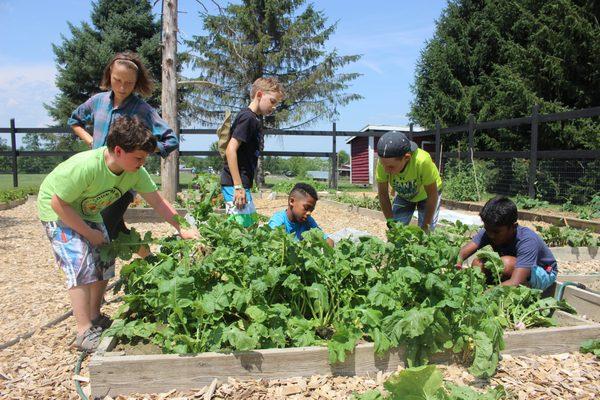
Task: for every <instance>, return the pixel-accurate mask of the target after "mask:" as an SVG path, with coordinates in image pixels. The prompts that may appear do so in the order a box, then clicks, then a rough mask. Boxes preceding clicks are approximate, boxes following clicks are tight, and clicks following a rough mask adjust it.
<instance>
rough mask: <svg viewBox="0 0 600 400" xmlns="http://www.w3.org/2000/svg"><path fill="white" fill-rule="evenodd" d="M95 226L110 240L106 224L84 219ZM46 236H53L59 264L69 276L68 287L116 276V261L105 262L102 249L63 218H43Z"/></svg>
mask: <svg viewBox="0 0 600 400" xmlns="http://www.w3.org/2000/svg"><path fill="white" fill-rule="evenodd" d="M85 223H86V224H88V225H89V226H90V227H91V228H92V229H97V230H99V231H101V232H102V233H103V234H104V238H105V239H106V241H107V242H108V241H109V238H108V232H107V231H106V228H105V226H104V224H103V223H96V222H90V221H85ZM42 225H43V226H44V228H45V230H46V235H47V236H48V239H50V244H51V245H52V252H53V253H54V258H55V259H56V263H57V264H58V265H59V266H60V268H61V269H62V271H63V272H64V274H65V277H66V285H67V289H71V288H72V287H75V286H82V285H87V284H90V283H94V282H98V281H104V280H108V279H110V278H113V277H114V276H115V260H114V259H112V260H109V261H107V262H103V261H102V260H101V259H100V250H99V248H98V247H94V246H92V245H91V244H90V242H89V241H88V240H87V239H86V238H84V237H83V236H81V235H80V234H79V233H77V232H76V231H74V230H73V229H71V228H69V227H68V226H66V225H65V224H63V223H62V222H61V221H50V222H44V221H42Z"/></svg>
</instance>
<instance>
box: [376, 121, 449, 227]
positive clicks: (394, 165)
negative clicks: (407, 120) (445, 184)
mask: <svg viewBox="0 0 600 400" xmlns="http://www.w3.org/2000/svg"><path fill="white" fill-rule="evenodd" d="M377 154H378V155H379V159H378V160H377V168H376V172H375V179H376V180H377V192H378V194H379V204H380V205H381V210H382V211H383V215H385V217H386V218H387V219H393V220H394V221H397V222H401V223H403V224H405V225H408V224H409V223H410V220H411V219H412V216H413V214H414V212H415V208H416V209H417V210H418V215H419V218H418V223H419V226H420V227H421V228H423V230H425V231H427V230H433V229H434V228H435V225H436V223H437V219H438V213H439V210H440V202H441V189H442V179H441V178H440V173H439V171H438V169H437V167H436V166H435V163H434V162H433V160H432V159H431V156H430V155H429V153H428V152H426V151H425V150H423V149H419V147H418V146H417V144H416V143H415V142H412V141H410V140H409V139H408V138H407V137H406V135H405V134H404V133H402V132H395V131H391V132H387V133H386V134H384V135H383V136H382V137H381V138H380V139H379V143H377ZM388 185H391V186H392V188H393V189H394V191H395V192H396V196H395V198H394V203H393V205H392V204H391V202H390V194H389V189H388Z"/></svg>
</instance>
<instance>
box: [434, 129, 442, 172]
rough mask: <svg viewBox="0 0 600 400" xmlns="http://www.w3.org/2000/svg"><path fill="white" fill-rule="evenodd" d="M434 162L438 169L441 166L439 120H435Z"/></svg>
mask: <svg viewBox="0 0 600 400" xmlns="http://www.w3.org/2000/svg"><path fill="white" fill-rule="evenodd" d="M435 163H436V165H437V167H438V169H440V168H441V167H442V142H441V141H440V121H439V120H436V121H435Z"/></svg>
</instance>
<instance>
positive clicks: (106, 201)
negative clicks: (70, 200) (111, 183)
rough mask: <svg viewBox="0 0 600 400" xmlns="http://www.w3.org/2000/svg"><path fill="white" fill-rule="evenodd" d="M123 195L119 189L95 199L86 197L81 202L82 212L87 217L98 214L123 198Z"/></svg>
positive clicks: (109, 191) (101, 194)
mask: <svg viewBox="0 0 600 400" xmlns="http://www.w3.org/2000/svg"><path fill="white" fill-rule="evenodd" d="M121 196H123V193H121V191H120V190H119V189H117V188H111V189H108V190H106V191H104V192H102V193H100V194H98V195H96V196H94V197H86V198H85V199H83V201H82V202H81V212H82V213H83V214H85V215H94V214H98V212H100V211H101V210H103V209H105V208H106V207H108V206H109V205H111V204H112V203H114V202H115V201H117V200H118V199H120V198H121Z"/></svg>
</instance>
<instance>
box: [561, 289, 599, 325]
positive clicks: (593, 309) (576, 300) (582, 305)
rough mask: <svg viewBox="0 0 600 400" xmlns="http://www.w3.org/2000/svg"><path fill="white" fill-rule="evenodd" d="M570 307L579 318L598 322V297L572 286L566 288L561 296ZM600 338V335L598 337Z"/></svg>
mask: <svg viewBox="0 0 600 400" xmlns="http://www.w3.org/2000/svg"><path fill="white" fill-rule="evenodd" d="M563 299H565V300H566V301H567V302H568V303H569V304H570V305H571V306H573V307H575V309H576V310H577V313H578V314H579V315H580V316H583V315H585V316H586V317H587V318H588V319H591V320H593V321H596V322H600V295H599V294H596V293H592V292H590V291H587V290H582V289H579V288H576V287H573V286H567V287H566V288H565V292H564V294H563ZM598 336H599V337H600V334H599V335H598Z"/></svg>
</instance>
